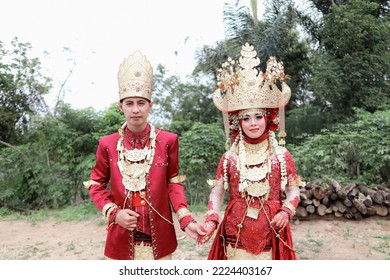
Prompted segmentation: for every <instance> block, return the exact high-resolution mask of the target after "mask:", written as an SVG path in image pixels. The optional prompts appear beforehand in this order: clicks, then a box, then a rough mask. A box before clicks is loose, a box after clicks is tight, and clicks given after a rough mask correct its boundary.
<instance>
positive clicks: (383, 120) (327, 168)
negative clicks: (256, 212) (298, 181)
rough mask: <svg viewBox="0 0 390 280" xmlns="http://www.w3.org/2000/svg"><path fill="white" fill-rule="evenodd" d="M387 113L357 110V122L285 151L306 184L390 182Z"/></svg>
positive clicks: (292, 146) (341, 126)
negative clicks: (288, 152)
mask: <svg viewBox="0 0 390 280" xmlns="http://www.w3.org/2000/svg"><path fill="white" fill-rule="evenodd" d="M389 143H390V110H387V111H378V112H376V113H369V112H366V111H362V110H357V120H356V121H354V122H351V123H341V122H340V123H339V124H337V125H335V126H334V128H333V129H331V130H323V131H322V133H320V134H318V135H313V136H308V137H307V139H306V141H305V142H304V143H302V144H301V145H300V146H294V145H291V147H289V149H290V151H291V153H292V154H293V156H294V158H295V163H296V166H297V170H298V172H299V173H300V174H301V175H303V176H304V177H305V179H306V180H307V181H317V180H321V179H324V178H334V179H338V180H340V181H343V182H351V181H359V182H362V183H365V184H375V183H383V182H384V183H389V182H390V171H389V170H390V146H389Z"/></svg>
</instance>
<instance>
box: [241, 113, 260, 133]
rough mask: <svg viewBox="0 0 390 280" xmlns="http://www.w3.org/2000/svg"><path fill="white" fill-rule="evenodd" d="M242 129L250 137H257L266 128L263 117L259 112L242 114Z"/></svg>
mask: <svg viewBox="0 0 390 280" xmlns="http://www.w3.org/2000/svg"><path fill="white" fill-rule="evenodd" d="M241 126H242V131H243V132H244V134H245V135H246V136H248V137H249V138H252V139H256V138H259V137H260V136H261V135H263V133H264V131H265V129H266V122H265V118H264V117H263V115H262V114H261V113H258V112H256V113H246V114H244V115H243V116H242V122H241Z"/></svg>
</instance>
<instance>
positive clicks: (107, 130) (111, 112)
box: [95, 103, 125, 140]
mask: <svg viewBox="0 0 390 280" xmlns="http://www.w3.org/2000/svg"><path fill="white" fill-rule="evenodd" d="M124 121H125V118H124V116H123V113H122V112H121V111H120V110H119V107H118V103H113V104H111V105H110V106H109V107H108V108H107V109H106V110H105V111H104V112H103V113H102V114H101V116H99V117H98V118H97V121H96V125H95V132H96V137H95V138H96V140H97V139H99V138H100V137H102V136H104V135H109V134H112V133H115V132H118V129H119V128H120V127H121V125H122V124H123V123H124Z"/></svg>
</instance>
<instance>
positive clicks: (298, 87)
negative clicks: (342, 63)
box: [195, 0, 309, 107]
mask: <svg viewBox="0 0 390 280" xmlns="http://www.w3.org/2000/svg"><path fill="white" fill-rule="evenodd" d="M238 2H239V1H238ZM255 6H256V5H254V7H255ZM252 11H253V9H252ZM255 17H256V13H253V12H251V11H250V9H249V7H247V6H242V5H239V6H238V7H237V6H232V5H229V4H225V7H224V23H225V25H226V28H225V29H226V38H227V39H226V41H224V42H219V43H217V44H216V46H215V48H212V47H210V46H204V47H203V49H202V50H199V51H197V53H196V57H197V60H198V65H197V67H196V69H195V73H199V72H204V73H206V74H207V75H209V76H210V77H214V78H215V74H214V72H215V70H216V69H217V68H219V67H220V66H221V65H222V63H223V62H225V61H226V60H227V58H228V57H231V58H233V59H236V58H238V54H239V51H240V50H241V46H242V45H243V44H244V43H246V42H249V43H250V44H252V45H253V46H254V47H255V49H256V51H257V52H258V56H259V57H260V59H261V64H260V67H261V68H262V70H263V71H264V70H265V69H264V68H265V65H266V62H267V59H268V57H270V56H275V57H276V58H277V59H278V60H282V61H283V62H284V64H285V72H286V73H287V74H288V75H289V76H290V77H291V78H290V80H289V81H288V84H289V85H290V87H291V88H292V91H293V93H294V94H293V96H292V99H291V102H290V104H289V107H295V106H298V105H300V104H302V103H304V102H306V99H307V98H306V95H307V92H306V91H305V90H304V89H305V87H306V83H307V76H308V75H307V73H308V71H309V65H308V61H309V59H308V53H309V45H308V42H307V41H306V40H305V39H301V38H300V33H299V31H298V29H297V28H298V21H297V20H298V17H297V15H296V13H295V10H294V9H293V2H292V1H289V0H283V1H270V2H269V5H268V8H267V9H266V12H265V14H264V18H263V19H261V20H259V19H257V18H255ZM214 81H215V79H214Z"/></svg>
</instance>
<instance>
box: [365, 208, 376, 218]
mask: <svg viewBox="0 0 390 280" xmlns="http://www.w3.org/2000/svg"><path fill="white" fill-rule="evenodd" d="M375 215H376V208H375V207H367V216H375Z"/></svg>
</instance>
